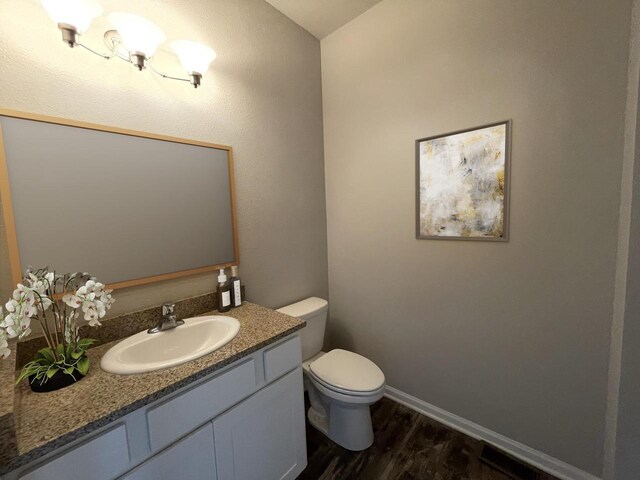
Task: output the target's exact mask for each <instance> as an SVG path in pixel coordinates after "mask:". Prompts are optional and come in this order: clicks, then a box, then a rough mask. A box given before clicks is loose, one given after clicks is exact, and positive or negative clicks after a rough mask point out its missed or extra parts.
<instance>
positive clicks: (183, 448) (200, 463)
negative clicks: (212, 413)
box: [122, 422, 218, 480]
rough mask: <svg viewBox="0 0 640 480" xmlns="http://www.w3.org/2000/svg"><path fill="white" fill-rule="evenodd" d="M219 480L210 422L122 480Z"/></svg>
mask: <svg viewBox="0 0 640 480" xmlns="http://www.w3.org/2000/svg"><path fill="white" fill-rule="evenodd" d="M165 478H166V479H167V480H170V479H171V480H176V479H180V478H189V479H191V478H192V479H194V480H195V479H198V480H216V479H217V478H218V477H217V473H216V464H215V458H214V455H213V425H212V424H211V422H209V423H207V424H206V425H205V426H204V427H201V428H200V429H198V430H196V431H195V432H193V433H191V434H189V435H187V437H186V438H183V439H182V440H180V441H179V442H177V443H175V444H174V445H172V446H170V447H169V448H167V449H166V450H164V451H163V452H161V453H159V454H157V455H155V456H154V457H151V458H150V459H149V460H147V461H146V462H144V463H143V464H142V465H140V466H139V467H137V468H135V469H134V470H132V471H131V472H129V473H127V474H126V475H125V476H124V477H122V480H156V479H158V480H160V479H165Z"/></svg>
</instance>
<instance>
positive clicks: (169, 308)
mask: <svg viewBox="0 0 640 480" xmlns="http://www.w3.org/2000/svg"><path fill="white" fill-rule="evenodd" d="M175 308H176V304H175V303H165V304H163V305H162V316H163V317H166V316H168V315H173V311H174V309H175Z"/></svg>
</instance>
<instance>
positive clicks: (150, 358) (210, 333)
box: [100, 315, 240, 375]
mask: <svg viewBox="0 0 640 480" xmlns="http://www.w3.org/2000/svg"><path fill="white" fill-rule="evenodd" d="M239 329H240V323H239V322H238V321H237V320H236V319H235V318H231V317H225V316H222V315H210V316H206V317H194V318H187V319H185V321H184V325H180V326H179V327H176V328H174V329H171V330H167V331H165V332H158V333H152V334H150V333H147V332H146V331H144V332H140V333H136V334H135V335H132V336H130V337H128V338H126V339H125V340H123V341H121V342H120V343H118V344H116V345H114V346H113V347H111V348H110V349H109V351H108V352H107V353H105V355H104V356H103V357H102V360H100V367H101V368H102V369H103V370H104V371H105V372H109V373H116V374H119V375H130V374H132V373H145V372H152V371H154V370H161V369H163V368H169V367H173V366H175V365H180V364H181V363H185V362H188V361H189V360H193V359H195V358H198V357H202V356H203V355H206V354H208V353H211V352H213V351H214V350H217V349H218V348H220V347H222V346H224V345H226V344H227V343H229V342H230V341H231V340H233V338H234V337H235V336H236V335H237V334H238V330H239Z"/></svg>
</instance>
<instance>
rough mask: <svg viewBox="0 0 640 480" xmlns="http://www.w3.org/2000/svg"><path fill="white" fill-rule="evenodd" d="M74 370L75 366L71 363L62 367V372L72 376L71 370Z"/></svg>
mask: <svg viewBox="0 0 640 480" xmlns="http://www.w3.org/2000/svg"><path fill="white" fill-rule="evenodd" d="M74 370H75V367H74V366H73V365H71V366H70V367H67V368H65V369H64V373H67V374H69V375H72V376H73V371H74Z"/></svg>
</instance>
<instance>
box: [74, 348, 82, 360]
mask: <svg viewBox="0 0 640 480" xmlns="http://www.w3.org/2000/svg"><path fill="white" fill-rule="evenodd" d="M83 355H84V350H80V349H77V350H74V351H73V352H71V358H73V359H74V360H77V359H79V358H80V357H81V356H83Z"/></svg>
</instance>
